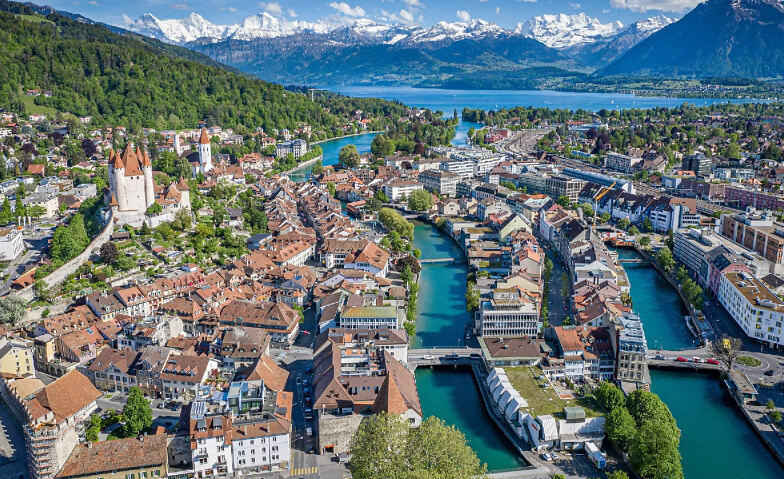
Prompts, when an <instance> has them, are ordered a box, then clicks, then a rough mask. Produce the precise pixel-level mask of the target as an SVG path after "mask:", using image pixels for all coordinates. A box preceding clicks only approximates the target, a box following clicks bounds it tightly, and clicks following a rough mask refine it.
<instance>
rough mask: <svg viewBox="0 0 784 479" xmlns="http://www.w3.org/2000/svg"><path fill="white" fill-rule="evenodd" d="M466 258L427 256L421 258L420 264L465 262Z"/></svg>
mask: <svg viewBox="0 0 784 479" xmlns="http://www.w3.org/2000/svg"><path fill="white" fill-rule="evenodd" d="M465 262H466V259H465V258H427V259H420V260H419V263H420V264H434V263H451V264H464V263H465Z"/></svg>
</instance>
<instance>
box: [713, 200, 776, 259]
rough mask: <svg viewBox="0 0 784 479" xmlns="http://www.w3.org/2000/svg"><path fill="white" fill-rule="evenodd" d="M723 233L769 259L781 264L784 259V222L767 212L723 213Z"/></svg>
mask: <svg viewBox="0 0 784 479" xmlns="http://www.w3.org/2000/svg"><path fill="white" fill-rule="evenodd" d="M721 219H722V225H721V234H722V235H723V236H724V237H726V238H729V239H731V240H732V241H734V242H735V243H738V244H740V245H742V246H744V247H745V248H747V249H750V250H752V251H756V252H757V253H759V254H760V256H762V257H764V258H765V259H767V260H768V261H770V262H772V263H775V264H781V263H782V259H784V224H782V223H777V222H774V221H773V218H772V217H771V216H768V215H767V214H765V213H756V212H750V213H736V214H733V215H723V216H722V218H721Z"/></svg>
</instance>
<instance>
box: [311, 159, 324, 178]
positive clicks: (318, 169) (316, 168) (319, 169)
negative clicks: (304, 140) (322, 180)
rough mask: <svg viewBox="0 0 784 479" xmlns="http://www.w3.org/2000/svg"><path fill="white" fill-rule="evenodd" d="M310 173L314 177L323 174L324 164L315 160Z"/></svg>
mask: <svg viewBox="0 0 784 479" xmlns="http://www.w3.org/2000/svg"><path fill="white" fill-rule="evenodd" d="M310 171H311V172H312V173H313V174H314V175H316V176H318V175H320V174H322V173H324V163H323V162H322V161H321V160H316V162H315V163H313V168H311V170H310Z"/></svg>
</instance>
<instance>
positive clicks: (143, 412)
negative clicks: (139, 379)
mask: <svg viewBox="0 0 784 479" xmlns="http://www.w3.org/2000/svg"><path fill="white" fill-rule="evenodd" d="M123 420H124V421H125V426H123V429H124V431H123V434H124V435H125V436H126V437H135V436H138V435H139V434H140V433H141V432H142V431H144V430H145V429H147V428H148V427H150V426H151V425H152V409H151V408H150V403H149V401H147V398H146V397H144V394H142V390H141V389H139V388H138V387H137V386H133V387H132V388H131V389H130V391H129V392H128V399H127V400H126V401H125V407H124V408H123Z"/></svg>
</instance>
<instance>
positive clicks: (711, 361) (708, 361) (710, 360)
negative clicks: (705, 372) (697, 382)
mask: <svg viewBox="0 0 784 479" xmlns="http://www.w3.org/2000/svg"><path fill="white" fill-rule="evenodd" d="M705 362H706V363H708V364H719V360H718V359H713V358H710V359H708V360H707V361H705Z"/></svg>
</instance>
